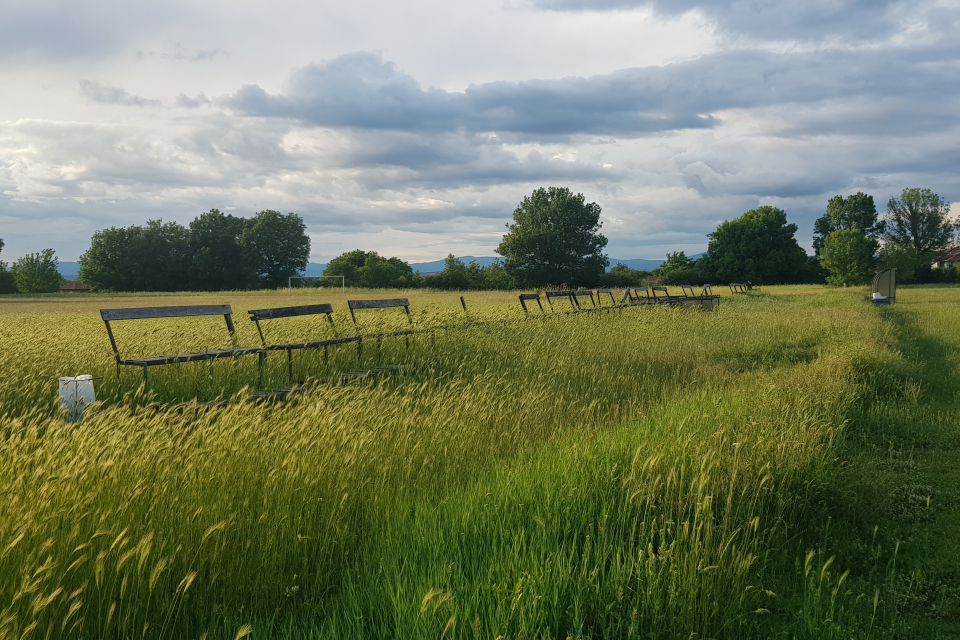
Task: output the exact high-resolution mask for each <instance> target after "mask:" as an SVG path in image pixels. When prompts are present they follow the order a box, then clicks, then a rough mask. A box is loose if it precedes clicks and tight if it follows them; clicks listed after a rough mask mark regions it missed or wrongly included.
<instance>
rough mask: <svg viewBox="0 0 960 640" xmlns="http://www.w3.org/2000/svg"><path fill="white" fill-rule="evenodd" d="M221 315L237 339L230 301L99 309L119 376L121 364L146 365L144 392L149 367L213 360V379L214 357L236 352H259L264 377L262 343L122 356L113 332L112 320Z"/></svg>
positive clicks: (217, 357) (259, 368) (233, 336)
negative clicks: (189, 351) (175, 352)
mask: <svg viewBox="0 0 960 640" xmlns="http://www.w3.org/2000/svg"><path fill="white" fill-rule="evenodd" d="M220 315H222V316H223V318H224V320H225V321H226V324H227V332H228V333H229V334H230V338H231V339H233V340H236V330H235V328H234V326H233V310H232V309H231V308H230V305H228V304H216V305H191V306H182V307H132V308H127V309H100V317H101V318H102V319H103V323H104V325H106V327H107V335H108V336H109V337H110V346H111V347H113V356H114V358H116V361H117V377H118V378H119V377H120V366H121V365H123V366H135V367H141V368H142V369H143V390H144V393H146V392H147V390H148V389H149V383H150V381H149V378H148V376H147V369H148V368H149V367H156V366H161V365H165V364H177V363H180V362H201V361H203V362H210V382H211V383H212V382H213V361H214V360H219V359H221V358H235V357H237V356H244V355H251V354H254V353H255V354H257V355H258V356H259V363H258V371H259V379H260V380H261V381H262V379H263V362H264V357H265V355H266V352H265V351H264V350H263V349H261V348H259V347H233V348H232V349H215V350H212V351H200V352H197V353H181V354H178V355H167V356H150V357H145V358H127V359H124V358H121V357H120V350H119V349H118V348H117V341H116V339H115V338H114V336H113V329H112V328H111V327H110V323H111V322H117V321H120V320H147V319H154V318H193V317H198V316H220Z"/></svg>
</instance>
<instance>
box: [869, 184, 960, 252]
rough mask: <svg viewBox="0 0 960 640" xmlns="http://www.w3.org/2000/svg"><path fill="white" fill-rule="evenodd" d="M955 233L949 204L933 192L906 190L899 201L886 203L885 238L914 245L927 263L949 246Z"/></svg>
mask: <svg viewBox="0 0 960 640" xmlns="http://www.w3.org/2000/svg"><path fill="white" fill-rule="evenodd" d="M956 231H957V223H956V222H954V221H953V220H951V219H950V203H949V202H947V201H946V200H943V199H941V198H940V196H938V195H937V194H936V193H934V192H932V191H930V189H904V190H903V193H901V194H900V197H899V198H890V201H889V202H887V216H886V228H885V229H884V232H883V235H882V237H883V239H884V240H886V241H887V242H892V243H895V244H899V245H911V246H912V247H913V249H914V251H915V252H916V254H917V255H918V256H920V257H921V259H922V260H923V261H924V262H926V263H927V264H929V263H930V262H931V261H932V260H933V259H934V257H936V255H937V254H938V253H940V252H941V251H943V250H944V249H946V248H948V247H949V246H950V244H951V243H952V241H953V238H954V234H955V233H956Z"/></svg>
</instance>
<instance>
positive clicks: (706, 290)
mask: <svg viewBox="0 0 960 640" xmlns="http://www.w3.org/2000/svg"><path fill="white" fill-rule="evenodd" d="M700 295H702V296H713V287H711V286H710V285H708V284H705V285H703V287H702V289H701V290H700Z"/></svg>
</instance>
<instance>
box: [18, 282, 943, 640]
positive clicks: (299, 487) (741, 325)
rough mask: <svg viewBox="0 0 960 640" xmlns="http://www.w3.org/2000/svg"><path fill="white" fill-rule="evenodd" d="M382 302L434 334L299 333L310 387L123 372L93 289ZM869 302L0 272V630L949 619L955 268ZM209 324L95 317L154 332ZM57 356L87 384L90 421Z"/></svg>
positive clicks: (265, 630) (303, 630) (217, 322)
mask: <svg viewBox="0 0 960 640" xmlns="http://www.w3.org/2000/svg"><path fill="white" fill-rule="evenodd" d="M397 295H408V296H409V297H410V300H411V311H412V313H413V322H414V326H415V327H417V328H420V329H427V328H436V329H437V330H436V331H432V332H429V333H423V334H420V335H416V336H414V337H413V339H412V340H411V343H410V347H409V348H407V347H406V346H405V343H404V340H403V338H392V339H385V340H384V341H383V345H382V348H381V349H377V348H375V346H374V344H375V341H374V340H372V339H368V340H367V341H366V344H367V345H368V346H367V347H365V349H364V354H363V358H362V359H361V360H360V361H359V362H358V360H357V355H356V350H355V349H354V348H353V347H352V346H346V347H340V348H338V349H336V350H333V351H331V354H330V358H329V361H327V362H324V361H323V359H322V357H321V355H320V354H319V353H311V354H307V353H305V354H298V355H296V356H295V360H294V370H295V377H297V378H299V379H308V382H307V386H308V387H309V391H308V392H307V393H304V394H302V395H298V396H293V397H291V398H290V399H288V400H287V401H285V402H271V403H257V402H251V401H250V400H251V394H252V392H253V389H252V388H251V387H252V386H253V385H254V384H255V383H256V381H257V371H256V358H255V357H254V358H241V359H238V360H236V361H222V362H217V363H216V364H215V366H214V376H213V381H212V382H211V379H210V375H209V370H208V368H207V367H206V366H205V365H203V364H182V365H175V366H167V367H158V368H155V369H154V370H152V371H151V372H150V376H151V377H150V391H149V393H147V394H144V393H143V389H142V387H141V386H140V383H141V378H140V372H139V371H138V370H137V369H136V368H133V367H130V368H128V369H129V370H128V371H124V372H122V375H121V377H120V378H119V379H117V377H116V374H115V369H114V364H113V358H112V353H111V351H110V345H109V342H108V340H107V336H106V332H105V330H104V328H103V324H102V322H101V321H100V319H99V316H98V314H97V310H98V309H100V308H110V307H122V306H159V305H168V304H221V303H229V304H232V305H233V308H234V311H235V322H236V324H237V329H238V331H237V341H238V343H239V344H241V345H244V346H258V338H257V336H256V330H255V328H254V327H253V324H252V323H251V322H249V321H247V320H246V318H245V315H246V314H245V313H244V311H245V310H246V309H254V308H265V307H272V306H282V305H291V304H309V303H315V302H332V303H333V304H334V307H335V311H336V313H335V322H336V325H337V327H338V328H339V330H340V331H341V334H343V335H351V334H352V333H353V332H354V331H355V330H354V327H353V325H352V323H351V321H350V317H349V313H348V312H347V310H346V303H345V300H346V299H348V298H360V297H394V296H397ZM864 295H865V293H864V292H863V291H851V290H837V289H822V288H816V287H782V288H769V289H764V291H762V292H759V293H755V294H751V295H749V296H738V297H737V298H732V297H731V296H729V295H727V296H724V298H723V302H722V305H721V307H720V309H719V310H718V311H717V312H715V313H697V312H693V311H689V310H680V309H670V308H646V307H643V308H631V309H626V310H624V311H622V312H612V313H595V314H577V315H565V314H551V315H548V316H547V317H545V318H536V319H533V318H531V319H528V320H524V319H523V314H522V312H521V311H520V309H519V305H518V304H517V303H516V297H515V294H509V293H471V294H466V296H465V297H466V302H467V309H468V312H467V313H464V311H463V309H462V308H461V306H460V301H459V298H458V295H456V294H451V293H429V292H413V291H411V292H404V293H397V292H358V291H352V292H349V291H348V292H347V293H346V294H329V293H327V292H325V291H324V292H320V293H317V292H316V291H310V290H299V291H293V292H289V293H287V292H259V293H225V294H224V293H213V294H197V295H149V296H144V295H140V296H136V295H130V296H121V295H118V296H96V297H83V298H79V297H77V298H72V297H63V296H59V295H56V296H50V297H39V298H29V299H28V298H18V297H10V298H0V344H2V345H3V346H2V347H0V367H2V371H3V375H2V376H0V433H2V435H3V438H2V439H0V469H2V470H3V473H2V474H0V639H6V638H22V637H26V638H40V637H83V638H201V637H207V638H227V639H231V638H238V637H243V636H245V635H250V634H252V636H253V637H290V638H301V637H303V638H306V637H309V638H368V637H369V638H441V637H450V638H491V639H494V638H499V637H502V638H561V639H562V638H633V637H635V638H859V637H864V638H866V637H877V638H912V637H926V638H952V637H957V635H958V634H960V535H958V534H957V533H956V531H958V528H957V525H958V524H960V522H958V520H960V517H958V515H957V513H958V511H957V508H956V507H957V506H958V504H957V503H958V502H960V500H958V497H960V493H958V489H960V471H958V470H960V466H958V465H957V463H958V462H960V409H958V407H960V392H958V389H960V386H958V382H960V375H958V372H957V367H958V365H960V319H958V317H957V315H956V313H955V311H954V310H955V309H956V308H957V306H956V305H957V302H960V288H914V289H902V290H901V292H900V297H899V300H898V303H897V305H896V306H895V307H893V308H889V309H877V308H873V307H871V306H870V305H867V304H865V303H864V302H863V298H864ZM360 322H361V326H360V330H361V331H362V332H363V333H365V334H366V335H368V336H371V335H373V334H375V333H377V332H380V331H389V330H394V329H401V328H403V327H404V324H405V323H406V319H405V317H404V316H403V315H402V313H401V312H399V311H398V310H396V309H394V310H390V312H369V313H367V314H365V315H364V316H362V317H360ZM221 325H222V318H221V319H217V318H200V319H190V320H185V321H184V320H157V321H129V322H125V323H119V325H118V327H117V329H116V333H117V339H118V342H119V343H120V348H121V353H124V354H129V355H130V356H133V355H160V354H163V353H179V352H184V351H188V350H194V349H209V348H213V347H225V346H229V344H230V341H229V340H228V338H227V335H226V332H225V330H224V329H223V327H222V326H221ZM268 326H269V328H270V333H269V334H268V339H270V340H276V341H285V340H296V341H303V340H304V339H311V338H312V337H313V336H316V338H322V337H325V336H326V335H329V334H327V333H322V332H324V331H328V329H326V328H324V327H323V325H322V324H320V323H319V322H318V321H317V320H316V319H309V318H307V319H302V320H296V321H276V324H275V325H268ZM316 338H313V339H316ZM384 364H389V365H400V366H399V368H398V369H397V370H396V372H395V373H393V374H392V375H388V376H384V377H373V376H370V377H367V378H361V379H355V380H351V381H349V382H338V381H336V380H337V374H340V373H344V372H349V371H354V370H357V369H364V368H372V367H375V366H378V365H384ZM74 374H92V375H94V376H95V384H96V387H97V393H98V399H100V400H102V401H103V402H102V404H101V405H100V406H98V407H97V408H96V411H95V412H94V413H93V414H92V415H90V416H87V417H86V418H85V419H84V420H83V421H81V422H77V423H71V422H66V421H65V420H64V419H63V416H62V414H61V413H60V412H59V410H58V407H57V399H56V379H57V377H58V376H61V375H74ZM288 384H289V382H288V380H287V364H286V360H285V357H284V356H283V354H271V356H270V358H269V359H268V362H267V369H266V379H265V386H266V388H267V389H280V388H282V387H284V386H286V385H288Z"/></svg>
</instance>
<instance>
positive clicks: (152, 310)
mask: <svg viewBox="0 0 960 640" xmlns="http://www.w3.org/2000/svg"><path fill="white" fill-rule="evenodd" d="M231 314H233V310H232V309H231V308H230V305H228V304H202V305H192V306H185V307H134V308H129V309H100V317H101V318H103V319H104V320H105V321H111V320H144V319H147V318H189V317H191V316H224V315H231Z"/></svg>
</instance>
